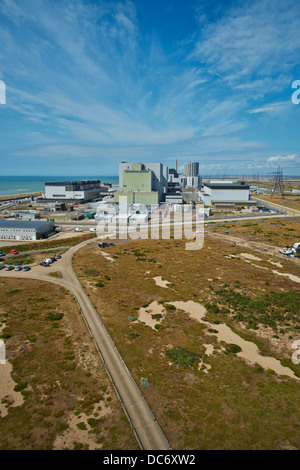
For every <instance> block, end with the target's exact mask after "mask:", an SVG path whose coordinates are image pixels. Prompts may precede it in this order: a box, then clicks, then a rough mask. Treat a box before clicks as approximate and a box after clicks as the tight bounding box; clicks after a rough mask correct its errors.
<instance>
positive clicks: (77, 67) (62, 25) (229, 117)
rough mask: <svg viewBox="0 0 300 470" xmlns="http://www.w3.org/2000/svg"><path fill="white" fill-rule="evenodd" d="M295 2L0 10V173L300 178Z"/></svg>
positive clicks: (299, 48) (150, 2) (45, 5)
mask: <svg viewBox="0 0 300 470" xmlns="http://www.w3.org/2000/svg"><path fill="white" fill-rule="evenodd" d="M299 31H300V3H299V1H298V0H259V1H255V0H251V1H244V0H243V1H226V2H220V1H219V2H218V1H214V2H213V1H204V0H201V1H200V0H189V1H187V0H185V1H184V0H173V1H171V0H164V1H158V0H135V1H134V0H132V1H130V0H128V1H100V0H94V1H91V0H90V1H87V0H64V1H61V0H51V1H49V0H1V3H0V41H1V48H0V80H2V81H4V83H5V85H6V104H5V105H3V104H2V105H0V158H1V168H0V172H1V173H2V174H3V175H5V174H6V175H11V174H16V175H69V176H72V175H80V174H82V175H93V174H95V175H97V176H98V175H117V173H118V162H119V161H122V160H126V161H161V162H163V163H164V164H166V165H167V166H169V167H174V162H175V159H178V162H179V166H180V167H181V166H183V163H184V161H199V163H200V172H201V173H202V174H203V175H205V174H220V175H221V174H237V173H239V174H243V173H244V174H250V175H254V174H257V173H258V172H259V174H260V175H262V174H270V172H272V171H274V170H276V168H277V167H278V166H281V168H282V169H283V171H284V173H285V174H291V175H293V174H298V175H300V139H299V135H300V132H299V129H300V105H295V104H293V103H292V101H291V96H292V93H293V91H294V90H292V88H291V86H292V82H293V81H294V80H300V63H299V57H300V33H299Z"/></svg>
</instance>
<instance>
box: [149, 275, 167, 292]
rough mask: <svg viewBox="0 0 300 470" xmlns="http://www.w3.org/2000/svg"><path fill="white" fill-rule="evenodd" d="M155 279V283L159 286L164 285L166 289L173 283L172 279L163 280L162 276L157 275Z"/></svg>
mask: <svg viewBox="0 0 300 470" xmlns="http://www.w3.org/2000/svg"><path fill="white" fill-rule="evenodd" d="M153 279H154V281H155V284H156V285H157V286H159V287H164V288H165V289H168V285H167V284H171V283H170V281H163V280H162V277H161V276H156V277H154V278H153Z"/></svg>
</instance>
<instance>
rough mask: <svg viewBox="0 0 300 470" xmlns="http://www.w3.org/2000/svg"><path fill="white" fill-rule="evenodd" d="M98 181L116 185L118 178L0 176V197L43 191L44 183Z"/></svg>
mask: <svg viewBox="0 0 300 470" xmlns="http://www.w3.org/2000/svg"><path fill="white" fill-rule="evenodd" d="M94 179H98V180H100V181H101V183H112V184H118V183H119V177H118V176H82V175H80V176H1V175H0V196H6V195H7V196H9V195H12V194H23V193H31V192H38V191H44V190H45V183H46V182H52V181H78V180H94Z"/></svg>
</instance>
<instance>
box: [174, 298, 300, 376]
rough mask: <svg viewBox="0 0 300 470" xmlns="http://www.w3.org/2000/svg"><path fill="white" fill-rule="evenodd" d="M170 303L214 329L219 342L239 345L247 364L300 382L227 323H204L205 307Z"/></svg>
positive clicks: (192, 303)
mask: <svg viewBox="0 0 300 470" xmlns="http://www.w3.org/2000/svg"><path fill="white" fill-rule="evenodd" d="M169 303H170V304H172V305H174V306H175V307H176V308H178V309H180V310H183V311H184V312H186V313H188V314H189V315H190V317H191V318H194V319H195V320H197V321H199V322H200V323H203V324H205V325H207V327H208V328H213V329H214V330H216V331H217V333H212V334H213V335H216V336H217V339H218V341H224V342H225V343H228V344H237V345H238V346H240V348H241V349H242V351H240V352H239V353H237V356H238V357H241V358H243V359H244V360H245V361H246V362H250V363H251V364H253V365H255V364H258V365H260V366H261V367H263V368H264V369H265V370H268V369H272V370H273V371H274V372H275V373H276V374H278V375H287V376H288V377H291V378H293V379H296V380H300V378H298V377H297V376H296V375H295V374H294V372H293V371H292V370H291V369H289V368H288V367H284V366H282V365H281V363H280V361H278V360H277V359H275V358H273V357H269V356H261V354H260V352H259V349H258V347H257V346H256V344H255V343H252V342H251V341H246V340H244V339H243V338H241V337H240V336H239V335H238V334H236V333H234V332H233V331H232V330H231V328H229V327H228V326H227V325H225V323H221V324H218V325H217V324H210V323H209V322H206V321H204V320H203V317H204V316H205V314H206V309H205V307H204V306H203V305H201V304H198V303H196V302H194V301H192V300H189V301H188V302H169Z"/></svg>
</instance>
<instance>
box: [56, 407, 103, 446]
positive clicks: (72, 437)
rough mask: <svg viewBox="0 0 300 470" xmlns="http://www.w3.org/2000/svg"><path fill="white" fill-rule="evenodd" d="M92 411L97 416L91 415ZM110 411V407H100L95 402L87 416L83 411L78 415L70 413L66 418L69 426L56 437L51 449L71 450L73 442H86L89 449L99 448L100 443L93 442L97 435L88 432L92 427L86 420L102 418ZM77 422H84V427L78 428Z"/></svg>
mask: <svg viewBox="0 0 300 470" xmlns="http://www.w3.org/2000/svg"><path fill="white" fill-rule="evenodd" d="M94 413H98V415H97V417H95V416H94V415H93V414H94ZM110 413H111V409H110V408H109V407H105V406H103V407H101V406H100V405H99V404H96V405H95V407H94V410H93V413H92V415H91V416H89V417H88V416H86V415H85V414H84V413H81V414H80V415H78V416H75V415H73V414H72V415H70V416H69V420H68V425H69V427H68V429H67V430H66V431H64V432H63V433H62V434H60V435H59V436H57V437H56V439H55V441H54V444H53V450H61V449H67V450H71V449H73V448H74V443H75V442H81V443H84V444H88V446H89V450H96V449H101V447H102V444H97V443H96V442H95V439H97V437H94V436H95V435H93V434H90V431H91V429H92V428H91V427H90V425H89V424H88V422H87V420H88V419H89V418H90V417H95V418H96V419H99V418H103V417H105V416H107V415H109V414H110ZM79 423H84V424H85V427H86V429H79V428H78V427H77V424H79Z"/></svg>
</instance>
